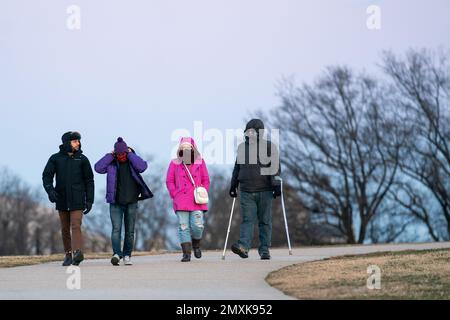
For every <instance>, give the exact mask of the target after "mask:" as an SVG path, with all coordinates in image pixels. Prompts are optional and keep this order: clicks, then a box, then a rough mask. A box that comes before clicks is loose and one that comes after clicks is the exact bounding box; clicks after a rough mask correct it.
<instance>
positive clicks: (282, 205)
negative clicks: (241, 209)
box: [222, 177, 292, 260]
mask: <svg viewBox="0 0 450 320" xmlns="http://www.w3.org/2000/svg"><path fill="white" fill-rule="evenodd" d="M277 179H279V180H280V186H281V208H282V209H283V217H284V228H285V229H286V237H287V243H288V247H289V255H292V248H291V240H290V238H289V228H288V223H287V219H286V208H285V206H284V194H283V179H281V177H277ZM235 204H236V198H233V204H232V205H231V213H230V221H229V222H228V230H227V236H226V238H225V246H224V248H223V253H222V260H225V253H226V251H227V244H228V236H229V235H230V229H231V221H232V220H233V212H234V205H235Z"/></svg>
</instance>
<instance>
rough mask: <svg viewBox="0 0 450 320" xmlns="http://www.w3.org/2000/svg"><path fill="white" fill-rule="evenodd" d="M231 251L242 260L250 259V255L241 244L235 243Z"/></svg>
mask: <svg viewBox="0 0 450 320" xmlns="http://www.w3.org/2000/svg"><path fill="white" fill-rule="evenodd" d="M231 251H232V252H233V253H235V254H237V255H238V256H239V257H241V258H242V259H247V258H248V253H247V251H246V250H245V249H244V248H243V247H242V246H241V245H239V244H237V243H235V244H233V245H232V246H231Z"/></svg>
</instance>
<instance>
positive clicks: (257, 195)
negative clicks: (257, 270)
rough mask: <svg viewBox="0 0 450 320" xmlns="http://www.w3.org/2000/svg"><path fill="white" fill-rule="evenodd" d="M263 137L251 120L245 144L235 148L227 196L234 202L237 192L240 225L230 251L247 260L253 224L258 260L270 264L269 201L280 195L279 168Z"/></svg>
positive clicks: (272, 146)
mask: <svg viewBox="0 0 450 320" xmlns="http://www.w3.org/2000/svg"><path fill="white" fill-rule="evenodd" d="M263 134H264V123H263V122H262V121H261V120H260V119H252V120H250V121H249V122H248V123H247V125H246V127H245V131H244V135H245V141H244V142H243V143H241V144H240V145H239V146H238V152H237V158H236V162H235V165H234V169H233V175H232V178H231V187H230V196H231V197H233V198H236V197H237V190H238V188H239V192H240V199H239V200H240V208H241V215H242V221H241V225H240V235H239V241H238V242H237V243H234V244H233V245H232V246H231V251H232V252H233V253H235V254H237V255H239V256H240V257H241V258H248V252H249V250H250V248H251V243H252V239H253V229H254V224H255V223H256V222H258V227H259V242H260V243H259V247H258V252H259V255H260V257H261V260H270V251H269V248H270V247H271V239H272V200H273V199H275V198H276V197H278V196H280V195H281V178H280V172H281V168H280V160H279V153H278V149H277V147H276V146H275V144H274V143H271V141H268V140H266V139H264V137H263ZM234 202H235V201H234V200H233V204H234ZM230 220H231V217H230Z"/></svg>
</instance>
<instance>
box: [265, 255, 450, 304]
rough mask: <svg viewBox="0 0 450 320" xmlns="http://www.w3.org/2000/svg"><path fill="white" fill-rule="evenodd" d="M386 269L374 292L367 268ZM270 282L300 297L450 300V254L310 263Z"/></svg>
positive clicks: (274, 274) (275, 275)
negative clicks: (369, 287) (379, 284)
mask: <svg viewBox="0 0 450 320" xmlns="http://www.w3.org/2000/svg"><path fill="white" fill-rule="evenodd" d="M370 265H377V266H378V267H380V268H381V289H380V290H369V289H368V288H367V279H368V277H369V276H370V274H368V273H367V267H368V266H370ZM266 280H267V282H268V283H269V284H270V285H272V286H274V287H276V288H278V289H279V290H281V291H283V292H284V293H286V294H287V295H290V296H293V297H296V298H298V299H446V300H448V299H450V250H449V249H439V250H424V251H401V252H390V253H375V254H370V255H363V256H345V257H339V258H331V259H328V260H322V261H315V262H307V263H302V264H297V265H293V266H289V267H286V268H283V269H281V270H279V271H275V272H272V273H271V274H269V276H268V277H267V278H266Z"/></svg>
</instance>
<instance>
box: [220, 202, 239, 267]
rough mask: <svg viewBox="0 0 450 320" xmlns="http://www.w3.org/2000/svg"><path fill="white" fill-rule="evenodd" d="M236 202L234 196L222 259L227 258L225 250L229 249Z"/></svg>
mask: <svg viewBox="0 0 450 320" xmlns="http://www.w3.org/2000/svg"><path fill="white" fill-rule="evenodd" d="M235 203H236V198H233V205H232V206H231V213H230V221H229V222H228V231H227V237H226V238H225V247H224V248H223V253H222V260H225V252H226V251H227V243H228V236H229V235H230V228H231V220H233V211H234V204H235Z"/></svg>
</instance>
